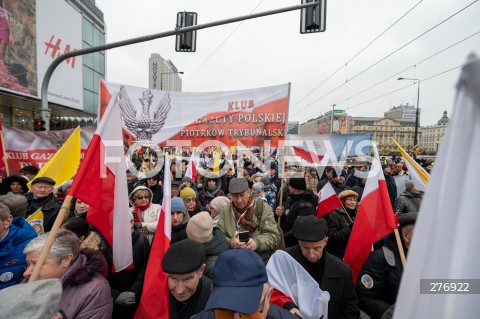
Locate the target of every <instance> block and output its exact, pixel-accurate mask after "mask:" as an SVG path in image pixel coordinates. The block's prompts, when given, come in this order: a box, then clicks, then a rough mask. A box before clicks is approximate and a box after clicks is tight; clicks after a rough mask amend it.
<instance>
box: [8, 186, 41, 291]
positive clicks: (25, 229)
mask: <svg viewBox="0 0 480 319" xmlns="http://www.w3.org/2000/svg"><path fill="white" fill-rule="evenodd" d="M7 196H8V198H9V199H11V198H12V196H14V197H15V198H17V196H19V197H23V196H22V195H6V196H2V197H7ZM3 199H4V200H5V198H3ZM10 204H13V203H12V201H10ZM16 209H18V206H16ZM16 213H17V212H16ZM23 215H25V211H23ZM36 237H37V233H36V232H35V231H34V230H33V228H32V226H30V224H29V223H28V222H27V221H25V219H24V218H23V217H22V213H18V215H14V214H12V212H11V210H10V208H9V206H7V205H6V204H4V203H3V202H0V252H1V253H0V278H1V280H0V290H1V289H3V288H6V287H9V286H13V285H16V284H18V283H19V282H20V281H21V280H22V279H23V272H24V271H25V268H26V266H27V262H26V258H25V254H24V253H23V249H24V248H25V246H27V244H28V243H29V242H30V241H31V240H32V239H34V238H36Z"/></svg>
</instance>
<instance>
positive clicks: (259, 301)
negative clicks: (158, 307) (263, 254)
mask: <svg viewBox="0 0 480 319" xmlns="http://www.w3.org/2000/svg"><path fill="white" fill-rule="evenodd" d="M271 294H272V288H270V286H269V285H268V277H267V271H266V270H265V265H264V264H263V262H262V259H261V258H260V257H259V256H258V255H257V254H255V253H254V252H252V251H250V250H246V249H231V250H227V251H225V252H223V253H222V254H220V256H219V257H218V260H217V262H216V264H215V269H214V273H213V289H212V293H211V294H210V298H209V299H208V303H207V305H206V307H205V311H204V312H202V313H199V314H198V315H196V316H193V317H192V319H215V318H231V319H237V318H250V319H266V318H268V319H293V318H297V319H298V317H296V316H294V315H293V314H291V313H290V312H288V311H286V310H284V309H281V308H279V307H277V306H276V305H273V304H270V302H269V300H270V296H271Z"/></svg>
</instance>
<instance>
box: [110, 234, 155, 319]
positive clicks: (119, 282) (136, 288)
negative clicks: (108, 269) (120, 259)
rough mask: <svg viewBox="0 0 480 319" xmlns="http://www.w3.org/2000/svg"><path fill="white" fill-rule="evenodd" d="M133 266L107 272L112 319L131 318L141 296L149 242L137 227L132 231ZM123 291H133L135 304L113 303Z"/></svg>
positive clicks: (148, 253)
mask: <svg viewBox="0 0 480 319" xmlns="http://www.w3.org/2000/svg"><path fill="white" fill-rule="evenodd" d="M132 249H133V268H132V269H126V270H122V271H120V272H115V273H109V274H108V282H109V283H110V288H111V290H112V297H113V302H114V304H113V316H112V318H113V319H117V318H118V319H119V318H122V319H123V318H125V319H126V318H133V316H134V315H135V311H136V310H137V307H138V304H139V302H140V298H141V296H142V288H143V279H144V277H145V270H146V269H147V263H148V256H149V255H150V243H149V242H148V238H147V237H146V236H145V235H142V234H141V233H140V231H139V230H138V229H134V230H133V233H132ZM124 291H131V292H134V293H135V299H136V300H135V304H134V305H131V306H129V307H122V306H119V305H116V304H115V300H116V299H117V297H118V295H120V293H122V292H124Z"/></svg>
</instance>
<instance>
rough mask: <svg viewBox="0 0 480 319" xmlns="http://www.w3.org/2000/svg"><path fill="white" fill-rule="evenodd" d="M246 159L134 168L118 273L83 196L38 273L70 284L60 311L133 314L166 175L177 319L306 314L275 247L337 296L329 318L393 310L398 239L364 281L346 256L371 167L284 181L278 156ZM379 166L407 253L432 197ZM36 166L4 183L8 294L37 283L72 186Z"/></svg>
mask: <svg viewBox="0 0 480 319" xmlns="http://www.w3.org/2000/svg"><path fill="white" fill-rule="evenodd" d="M243 164H244V165H243V166H242V167H231V168H230V169H228V171H227V172H226V174H224V175H222V176H218V175H215V174H214V173H213V171H212V170H211V169H208V167H207V168H206V169H205V170H201V171H200V174H198V176H197V178H196V179H195V180H192V178H190V177H188V176H185V171H186V167H187V165H188V161H185V160H184V161H182V165H181V167H179V168H177V165H176V164H175V163H173V164H172V165H171V167H170V169H169V170H168V169H167V170H164V171H162V172H161V173H159V174H158V175H156V176H154V177H150V178H146V179H143V180H138V179H137V178H136V176H135V175H134V174H132V173H131V172H130V171H127V172H126V179H127V182H128V190H129V191H128V193H129V202H130V205H131V207H130V224H131V234H132V249H133V260H134V264H133V267H131V268H129V269H125V270H122V271H120V272H113V271H112V250H111V247H110V246H109V245H108V243H107V242H106V240H105V238H104V236H103V235H102V233H101V232H100V231H98V230H97V229H96V228H95V227H93V226H92V225H91V224H89V223H88V222H87V221H86V216H87V214H88V209H89V205H88V204H87V203H84V202H82V201H81V200H80V199H75V198H74V199H73V201H72V203H71V206H70V207H69V216H68V217H67V218H65V219H64V221H63V223H62V226H61V229H60V231H59V232H58V233H57V234H56V237H55V240H54V244H53V246H52V248H51V250H50V253H49V255H48V257H47V259H46V261H45V264H44V266H43V267H42V268H41V271H40V275H39V279H43V280H47V279H55V278H57V279H59V280H60V282H61V286H62V288H63V292H62V293H61V297H60V300H59V301H58V308H57V311H56V312H55V314H54V316H55V318H68V319H73V318H133V317H134V314H135V311H136V309H137V307H138V305H139V302H140V298H141V296H142V288H143V281H144V277H145V272H146V268H147V263H148V259H149V254H150V251H151V250H152V249H155V247H152V242H153V237H154V235H155V232H156V229H157V223H158V219H159V216H160V210H161V208H162V206H161V205H162V199H163V191H164V189H163V187H164V185H162V180H163V175H164V174H171V176H172V184H171V196H172V199H171V226H172V227H171V231H172V234H171V246H170V248H169V249H168V251H167V253H166V255H165V256H164V259H163V261H162V269H163V271H164V272H165V273H166V274H167V275H168V286H169V290H170V318H178V319H180V318H238V314H242V318H294V317H295V318H298V317H302V309H301V307H300V306H299V305H298V304H297V303H295V300H293V299H292V298H291V297H289V296H287V295H286V294H285V293H284V292H281V291H279V290H277V289H273V288H272V287H270V285H269V281H268V277H267V274H266V270H265V265H267V264H268V261H269V259H270V257H271V256H272V255H273V254H274V253H275V252H276V251H277V250H283V251H285V252H287V253H288V254H289V255H290V256H291V257H292V258H293V259H294V260H295V261H296V262H298V263H299V264H300V265H301V266H302V267H303V268H304V269H305V270H306V271H307V272H308V274H310V275H311V277H312V278H313V280H314V281H315V282H316V283H317V284H318V285H319V287H320V288H321V289H322V290H324V291H328V292H329V293H330V296H331V298H330V301H329V306H328V318H330V319H336V318H359V317H360V316H361V315H362V316H364V318H368V316H369V317H371V318H372V319H375V318H386V316H388V315H389V313H390V314H391V311H392V310H391V309H389V308H391V307H392V306H393V305H394V303H395V299H396V295H397V292H398V288H399V283H400V278H401V275H402V272H403V266H402V263H401V259H400V252H399V248H398V246H397V244H396V242H395V238H394V237H392V236H393V235H389V236H387V237H385V238H384V239H382V240H381V241H379V242H377V243H375V245H374V247H375V250H374V251H372V253H371V254H370V256H369V257H368V259H367V261H366V262H365V264H364V266H363V268H362V270H361V273H360V275H359V276H358V278H357V279H356V282H355V283H354V280H355V278H352V271H351V270H350V267H349V266H348V265H347V264H346V263H344V262H343V257H344V254H345V250H346V247H347V243H348V240H349V237H350V233H351V231H352V228H353V225H354V223H355V218H356V215H357V210H358V205H359V203H360V201H361V198H362V193H363V188H364V187H365V183H366V179H367V178H366V175H365V173H364V172H365V171H368V170H369V165H368V164H365V165H358V166H355V167H348V166H344V167H340V168H338V167H326V168H325V169H324V170H323V172H322V173H321V174H318V170H317V168H315V167H298V166H290V165H287V166H286V168H285V170H284V171H285V172H286V173H285V176H284V178H283V181H282V178H280V177H279V174H278V172H279V167H278V165H279V164H278V163H277V162H272V164H271V165H270V167H269V169H268V170H267V169H265V168H264V167H261V168H260V167H257V166H256V165H255V164H254V163H253V162H252V161H250V160H249V159H248V158H245V159H244V161H243ZM262 169H263V170H262ZM382 169H383V172H384V176H385V181H386V184H387V188H388V192H389V195H390V200H391V205H392V208H393V209H394V211H395V212H398V214H399V216H400V217H399V231H400V234H401V244H402V248H403V250H404V251H405V253H406V254H407V253H408V247H409V245H410V243H411V238H412V235H413V233H414V225H415V220H416V216H417V213H418V211H419V208H420V204H421V200H422V195H423V193H422V192H421V191H419V190H418V189H416V188H415V187H414V185H413V183H412V182H411V180H409V179H407V180H406V182H405V191H404V192H403V193H402V194H397V188H396V185H395V182H394V181H393V177H392V176H394V175H406V174H408V172H407V170H406V166H405V165H404V163H402V162H400V159H394V160H390V161H387V160H386V159H383V158H382ZM177 170H178V172H177ZM282 171H283V170H282ZM37 173H38V169H37V168H36V167H33V166H26V167H24V168H22V169H21V170H20V172H18V174H16V175H11V176H8V177H6V178H4V179H3V181H2V183H1V185H0V194H2V195H0V226H1V228H0V262H1V263H0V292H1V290H5V289H17V288H16V287H17V286H21V285H31V284H27V283H26V282H27V281H28V278H29V276H30V275H31V273H32V270H33V268H34V266H35V264H36V263H37V261H38V259H39V254H40V251H41V248H42V247H43V245H44V244H45V241H46V238H47V234H41V233H42V232H45V233H48V232H49V231H50V230H51V228H52V225H53V223H54V221H55V218H56V216H57V214H58V213H59V210H60V208H61V207H62V205H63V199H64V198H65V195H66V194H67V193H68V188H69V186H70V185H71V182H70V183H65V184H64V185H62V186H61V187H59V188H55V187H54V185H55V181H54V180H53V179H51V178H49V177H45V176H43V177H36V174H37ZM202 173H203V174H202ZM28 181H30V182H31V184H30V188H28V187H27V182H28ZM327 183H330V185H331V186H332V187H333V189H334V190H335V192H336V193H337V196H338V198H339V200H340V201H341V203H342V207H340V208H337V209H335V210H334V211H332V212H330V213H329V214H327V215H326V216H324V217H323V218H317V217H316V210H317V205H318V202H319V197H318V196H319V191H320V190H321V189H322V188H323V187H324V186H325V185H326V184H327ZM39 210H41V211H42V212H43V216H44V220H43V231H42V232H40V234H38V232H36V231H35V230H34V227H33V224H31V223H29V222H28V221H26V219H27V218H28V217H29V216H31V215H33V214H34V213H36V212H37V211H39ZM48 287H49V288H51V287H52V285H49V286H48ZM37 288H38V287H37ZM37 288H35V289H37ZM32 289H33V288H32ZM13 291H14V290H12V293H13ZM54 316H52V318H53V317H54ZM382 316H383V317H382Z"/></svg>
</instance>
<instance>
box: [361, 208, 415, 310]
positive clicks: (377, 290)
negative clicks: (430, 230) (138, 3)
mask: <svg viewBox="0 0 480 319" xmlns="http://www.w3.org/2000/svg"><path fill="white" fill-rule="evenodd" d="M417 215H418V213H417V212H410V213H406V214H402V215H401V216H399V217H398V223H399V227H398V231H399V233H400V238H401V242H402V246H403V250H404V252H405V255H407V253H408V248H409V247H410V244H411V242H412V236H413V232H414V228H415V222H416V219H417ZM402 273H403V266H402V261H401V258H400V252H399V250H398V245H397V242H396V239H395V234H394V233H392V234H390V235H388V236H386V237H385V238H384V244H383V247H382V248H380V249H376V250H374V251H373V252H371V253H370V255H369V256H368V258H367V260H366V261H365V263H364V264H363V266H362V270H361V271H360V274H359V275H358V278H357V285H356V291H357V295H358V299H359V307H360V309H361V310H362V311H364V312H366V313H367V314H368V315H369V316H370V317H371V318H372V319H376V318H381V317H382V315H383V314H384V313H385V311H387V309H388V308H390V306H391V305H393V304H394V303H395V300H396V299H397V293H398V288H399V287H400V279H401V278H402Z"/></svg>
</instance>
